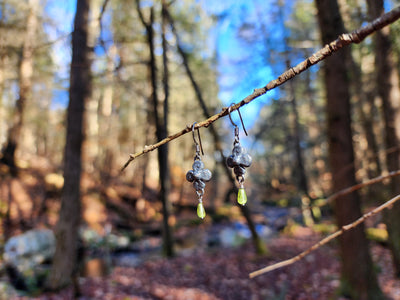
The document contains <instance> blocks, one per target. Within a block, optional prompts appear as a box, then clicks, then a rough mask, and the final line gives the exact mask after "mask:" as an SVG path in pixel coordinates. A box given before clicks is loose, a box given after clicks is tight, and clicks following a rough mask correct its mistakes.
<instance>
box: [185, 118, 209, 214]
mask: <svg viewBox="0 0 400 300" xmlns="http://www.w3.org/2000/svg"><path fill="white" fill-rule="evenodd" d="M195 125H196V122H194V123H193V125H192V134H193V141H194V144H195V146H196V155H195V156H194V163H193V166H192V170H190V171H188V172H187V173H186V179H187V181H189V182H193V187H194V189H195V190H196V194H197V197H198V200H199V204H198V205H197V215H198V216H199V218H201V219H204V218H205V216H206V211H205V209H204V206H203V195H204V188H205V187H206V184H205V182H208V181H210V179H211V176H212V174H211V171H210V170H208V169H204V164H203V162H202V161H201V156H200V150H201V154H202V155H204V152H203V145H202V144H201V138H200V131H199V129H198V128H197V136H198V139H199V143H197V141H196V137H195V134H194V126H195Z"/></svg>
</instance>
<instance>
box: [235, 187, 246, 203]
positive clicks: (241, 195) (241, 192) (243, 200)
mask: <svg viewBox="0 0 400 300" xmlns="http://www.w3.org/2000/svg"><path fill="white" fill-rule="evenodd" d="M237 202H238V203H239V204H240V205H245V204H246V202H247V195H246V191H245V190H244V188H239V192H238V197H237Z"/></svg>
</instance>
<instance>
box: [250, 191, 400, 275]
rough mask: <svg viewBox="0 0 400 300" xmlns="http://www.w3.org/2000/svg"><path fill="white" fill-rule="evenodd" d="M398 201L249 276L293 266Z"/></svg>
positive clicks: (376, 209)
mask: <svg viewBox="0 0 400 300" xmlns="http://www.w3.org/2000/svg"><path fill="white" fill-rule="evenodd" d="M398 200H400V195H397V196H396V197H394V198H392V199H390V200H388V201H387V202H385V203H384V204H382V205H381V206H378V207H377V208H375V209H373V210H371V211H370V212H368V213H366V214H364V215H362V216H361V217H360V218H358V219H357V220H356V221H354V222H353V223H350V224H348V225H344V226H342V228H341V229H340V230H338V231H336V232H334V233H332V234H330V235H328V236H327V237H326V238H324V239H322V240H320V241H319V242H318V243H316V244H314V245H312V246H311V247H310V248H308V249H307V250H305V251H303V252H301V253H300V254H299V255H296V256H294V257H292V258H290V259H287V260H284V261H281V262H279V263H276V264H273V265H270V266H267V267H265V268H262V269H259V270H257V271H254V272H252V273H250V274H249V277H250V278H254V277H256V276H259V275H261V274H265V273H268V272H271V271H273V270H276V269H280V268H282V267H285V266H288V265H291V264H293V263H295V262H297V261H299V260H301V259H303V258H304V257H305V256H307V255H308V254H310V253H311V252H313V251H315V250H317V249H318V248H320V247H321V246H323V245H325V244H327V243H329V242H330V241H331V240H333V239H335V238H337V237H338V236H340V235H342V234H343V233H344V232H346V231H348V230H350V229H353V228H355V227H356V226H358V225H360V224H361V223H363V222H364V221H365V220H366V219H368V218H370V217H372V216H374V215H376V214H377V213H379V212H381V211H382V210H384V209H386V208H390V207H391V206H392V205H393V204H394V203H396V202H397V201H398Z"/></svg>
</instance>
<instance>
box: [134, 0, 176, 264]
mask: <svg viewBox="0 0 400 300" xmlns="http://www.w3.org/2000/svg"><path fill="white" fill-rule="evenodd" d="M136 4H137V10H138V14H139V17H140V20H141V22H142V24H143V26H144V27H145V28H146V35H147V43H148V46H149V52H150V62H149V69H150V70H149V71H150V85H151V96H150V98H151V101H152V103H153V112H154V120H155V124H156V136H157V140H159V141H161V140H162V139H164V138H166V137H167V121H168V76H166V74H164V94H165V95H164V96H165V97H164V101H163V109H162V112H163V113H162V114H161V113H160V109H159V101H158V95H157V66H156V58H155V52H154V51H155V49H154V30H153V24H154V9H153V7H152V8H151V9H150V21H149V22H146V21H145V20H144V16H143V14H142V11H141V8H140V0H136ZM164 5H165V3H164ZM163 50H164V51H166V49H163ZM165 58H166V56H165ZM164 63H166V62H165V61H164ZM164 67H165V68H167V67H166V66H164ZM165 88H166V90H165ZM157 150H158V151H157V154H158V165H159V180H160V193H159V197H160V199H161V203H162V211H163V252H164V254H165V255H166V256H167V257H171V256H173V255H174V249H173V238H172V232H171V229H170V227H169V223H168V220H169V201H168V196H169V191H170V178H169V168H168V145H167V144H165V145H163V146H161V147H160V148H158V149H157Z"/></svg>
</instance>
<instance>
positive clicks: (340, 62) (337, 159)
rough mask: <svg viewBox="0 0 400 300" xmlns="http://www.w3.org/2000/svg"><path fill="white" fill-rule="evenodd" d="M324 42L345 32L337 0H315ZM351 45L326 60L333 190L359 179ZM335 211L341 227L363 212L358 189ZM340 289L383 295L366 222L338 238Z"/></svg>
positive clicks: (340, 201) (351, 293) (340, 200)
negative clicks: (352, 113) (352, 111)
mask: <svg viewBox="0 0 400 300" xmlns="http://www.w3.org/2000/svg"><path fill="white" fill-rule="evenodd" d="M316 6H317V9H318V22H319V26H320V31H321V37H322V43H324V44H327V43H329V42H331V41H333V40H335V39H336V38H337V36H338V35H339V34H342V33H343V32H345V28H344V25H343V21H342V18H341V15H340V11H339V6H338V3H337V0H316ZM349 56H350V52H349V48H344V49H342V51H341V52H338V53H336V54H334V55H332V56H331V57H329V58H327V59H326V60H325V65H324V79H325V87H326V92H327V94H326V96H327V106H326V107H327V120H328V124H327V125H328V128H327V130H328V143H329V151H328V152H329V163H330V168H331V172H332V180H333V191H334V192H335V191H338V190H341V189H343V188H346V187H348V186H352V185H354V184H355V183H356V179H355V169H354V150H353V144H352V130H351V117H350V109H351V108H350V92H349V79H348V77H347V68H346V62H348V60H349ZM335 214H336V219H337V224H338V226H339V227H341V226H343V225H345V224H349V223H351V222H353V221H354V220H356V219H357V218H359V217H360V216H361V205H360V198H359V195H358V194H357V193H352V194H350V195H348V196H345V197H341V198H338V199H337V200H336V202H335ZM339 250H340V257H341V261H342V265H341V291H340V292H341V293H342V294H344V295H347V296H350V297H352V298H354V299H380V298H383V296H382V292H381V290H380V288H379V285H378V282H377V280H376V276H375V272H374V270H373V265H372V259H371V256H370V253H369V247H368V241H367V239H366V236H365V233H364V226H358V227H357V228H355V229H353V230H351V231H348V232H346V233H344V234H343V235H342V236H341V238H339Z"/></svg>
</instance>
